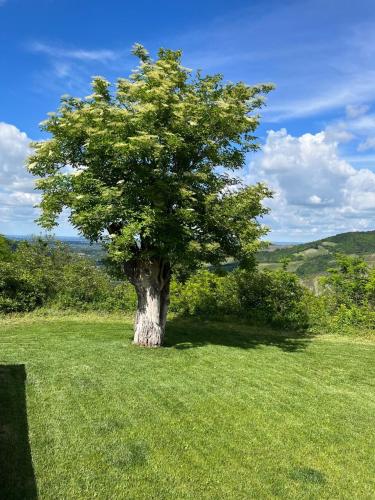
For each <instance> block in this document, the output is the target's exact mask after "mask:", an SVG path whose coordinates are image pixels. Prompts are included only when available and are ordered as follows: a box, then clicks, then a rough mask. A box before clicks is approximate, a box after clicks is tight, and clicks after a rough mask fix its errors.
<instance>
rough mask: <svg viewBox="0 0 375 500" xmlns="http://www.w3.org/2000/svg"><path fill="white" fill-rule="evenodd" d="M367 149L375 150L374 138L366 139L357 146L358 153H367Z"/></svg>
mask: <svg viewBox="0 0 375 500" xmlns="http://www.w3.org/2000/svg"><path fill="white" fill-rule="evenodd" d="M369 149H375V137H367V139H366V140H365V141H363V142H361V143H360V144H359V146H358V151H367V150H369Z"/></svg>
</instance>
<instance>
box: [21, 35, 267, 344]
mask: <svg viewBox="0 0 375 500" xmlns="http://www.w3.org/2000/svg"><path fill="white" fill-rule="evenodd" d="M133 53H134V54H135V55H136V56H137V57H138V58H139V60H140V62H139V66H138V67H137V69H136V70H135V71H133V73H132V75H131V76H130V77H129V78H128V79H123V78H122V79H119V80H118V81H117V85H116V88H115V89H114V90H112V89H111V86H110V83H109V82H107V81H106V80H105V79H104V78H101V77H96V78H94V79H93V82H92V88H93V93H92V95H90V96H87V97H85V98H84V99H78V98H74V97H69V96H63V97H62V99H61V106H60V108H59V109H58V111H57V113H50V114H49V118H48V119H47V120H46V121H44V122H42V124H41V127H42V130H44V131H46V132H48V133H49V134H50V139H48V140H46V141H41V142H36V143H34V144H33V147H34V153H33V154H32V155H31V157H30V158H29V162H28V168H29V170H30V171H31V172H32V173H33V174H35V175H37V176H39V177H40V179H38V181H37V188H38V189H39V190H41V191H42V201H41V204H40V207H41V216H40V219H39V222H40V224H41V225H42V226H43V227H45V228H48V229H50V228H52V227H53V226H55V225H56V224H57V219H58V215H59V214H60V213H61V211H62V210H63V209H64V208H68V209H69V213H70V215H69V219H70V222H71V223H72V224H73V226H74V227H76V228H77V229H78V231H79V232H80V233H81V234H82V235H84V236H85V237H87V238H89V239H90V240H92V241H102V242H104V243H105V244H106V245H107V248H108V254H109V258H110V259H111V260H112V261H113V262H115V263H117V265H118V266H120V268H121V269H122V272H123V273H124V275H125V276H126V277H127V278H128V279H129V280H130V282H131V283H132V284H133V285H134V287H135V289H136V292H137V296H138V309H137V314H136V320H135V334H134V342H135V343H137V344H141V345H145V346H159V345H161V344H162V342H163V336H164V328H165V322H166V316H167V310H168V303H169V284H170V280H171V274H172V271H173V269H175V268H176V266H191V265H192V264H193V263H197V262H205V263H213V264H218V263H220V262H223V261H224V260H225V259H226V258H228V257H233V258H235V259H237V260H239V261H240V263H243V264H246V263H248V262H249V261H251V259H252V258H253V254H254V251H255V250H256V249H257V248H258V245H259V237H260V236H261V235H262V234H264V233H265V229H264V227H263V226H262V225H261V224H260V222H259V219H258V218H259V216H262V214H264V213H265V212H266V209H265V208H264V207H263V205H262V200H263V199H264V198H265V197H268V196H269V195H270V192H269V190H268V189H267V188H266V186H264V185H262V184H257V185H254V186H245V185H241V183H240V181H239V180H238V179H237V178H236V177H235V176H234V175H233V171H235V170H236V169H240V168H241V167H242V166H243V164H244V161H245V158H246V155H247V153H248V152H249V151H254V150H256V149H257V148H258V145H257V143H256V138H255V137H254V135H253V134H254V131H255V129H256V128H257V126H258V124H259V115H258V114H256V110H257V109H258V108H260V107H261V106H262V104H263V101H264V95H265V94H267V93H268V92H269V91H270V90H271V89H272V85H270V84H261V85H256V86H249V85H246V84H245V83H236V84H234V83H224V82H223V77H222V76H221V75H214V76H203V75H202V74H201V72H199V71H198V72H197V73H195V74H192V72H191V70H189V69H187V68H185V67H183V66H182V65H181V52H180V51H172V50H166V49H160V50H159V52H158V58H157V59H156V60H152V59H151V58H150V56H149V54H148V52H147V51H146V49H145V48H144V47H142V46H141V45H138V44H137V45H135V46H134V48H133Z"/></svg>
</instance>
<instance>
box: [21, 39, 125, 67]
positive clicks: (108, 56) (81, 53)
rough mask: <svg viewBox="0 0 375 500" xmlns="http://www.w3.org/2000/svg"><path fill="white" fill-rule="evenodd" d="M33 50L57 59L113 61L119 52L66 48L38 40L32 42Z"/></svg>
mask: <svg viewBox="0 0 375 500" xmlns="http://www.w3.org/2000/svg"><path fill="white" fill-rule="evenodd" d="M30 48H31V50H32V51H33V52H39V53H42V54H46V55H48V56H51V57H54V58H58V59H76V60H78V61H101V62H108V61H113V60H115V59H117V58H118V57H119V53H118V52H116V51H114V50H107V49H98V50H85V49H66V48H63V47H56V46H53V45H47V44H44V43H40V42H34V43H32V44H31V46H30Z"/></svg>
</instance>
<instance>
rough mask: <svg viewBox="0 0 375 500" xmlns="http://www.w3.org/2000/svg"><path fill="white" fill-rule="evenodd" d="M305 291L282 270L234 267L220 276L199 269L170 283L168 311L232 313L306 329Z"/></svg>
mask: <svg viewBox="0 0 375 500" xmlns="http://www.w3.org/2000/svg"><path fill="white" fill-rule="evenodd" d="M306 293H307V291H306V290H305V288H304V287H303V286H302V285H301V284H300V283H299V280H298V278H297V277H296V276H295V275H294V274H291V273H288V272H287V271H285V270H278V271H262V272H260V271H256V270H253V271H247V270H240V269H238V270H236V271H233V272H232V273H229V274H226V275H224V276H219V275H217V274H215V273H212V272H210V271H207V270H201V271H199V272H198V273H196V274H194V275H193V276H192V277H190V278H189V279H188V280H187V281H186V282H185V283H184V284H182V283H177V282H173V283H172V290H171V297H172V300H171V310H173V311H175V312H177V313H179V314H182V315H199V314H201V315H210V316H223V315H231V316H236V317H237V318H243V319H250V320H252V321H256V322H261V323H266V324H272V325H275V326H280V327H291V328H297V329H298V328H305V327H306V326H307V324H308V317H307V312H306V305H305V294H306Z"/></svg>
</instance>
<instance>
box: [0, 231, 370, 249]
mask: <svg viewBox="0 0 375 500" xmlns="http://www.w3.org/2000/svg"><path fill="white" fill-rule="evenodd" d="M374 231H375V229H369V230H367V231H345V232H343V233H336V234H331V235H328V236H325V237H324V238H317V239H313V240H305V241H301V240H300V241H292V240H270V239H269V238H262V241H266V242H268V243H270V244H271V245H303V244H306V243H314V242H315V241H319V240H320V239H326V238H333V237H335V236H339V235H341V234H350V233H371V232H374ZM3 236H4V237H5V238H8V239H12V238H15V239H32V238H47V237H52V238H54V239H57V240H59V239H60V240H81V241H86V242H88V243H90V240H89V239H87V238H85V237H84V236H81V235H61V234H60V235H56V234H48V233H44V234H35V233H30V234H5V233H3ZM93 243H96V244H98V245H100V242H93Z"/></svg>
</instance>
